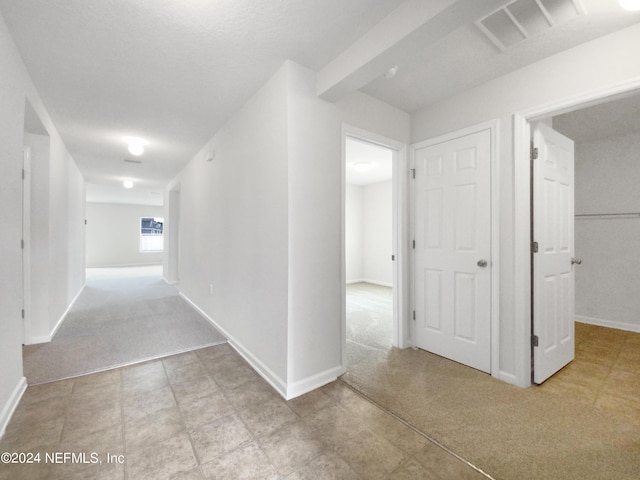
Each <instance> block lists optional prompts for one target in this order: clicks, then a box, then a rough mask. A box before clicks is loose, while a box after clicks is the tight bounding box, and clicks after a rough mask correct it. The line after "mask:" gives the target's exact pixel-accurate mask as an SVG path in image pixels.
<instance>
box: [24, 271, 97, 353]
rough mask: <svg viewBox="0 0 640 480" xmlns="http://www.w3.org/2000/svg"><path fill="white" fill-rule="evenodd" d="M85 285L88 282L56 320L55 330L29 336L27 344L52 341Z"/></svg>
mask: <svg viewBox="0 0 640 480" xmlns="http://www.w3.org/2000/svg"><path fill="white" fill-rule="evenodd" d="M85 286H86V283H85V284H84V285H82V288H81V289H80V290H79V291H78V293H77V294H76V296H75V297H73V300H71V303H70V304H69V305H68V306H67V309H66V310H65V311H64V313H63V314H62V315H61V316H60V318H59V319H58V321H57V322H56V324H55V326H54V327H53V330H51V333H49V335H41V336H39V337H36V336H31V337H29V338H28V339H26V340H25V342H24V343H25V345H37V344H38V343H48V342H50V341H51V339H52V338H53V337H54V336H55V334H56V332H57V331H58V329H59V328H60V326H61V325H62V322H64V319H65V318H66V317H67V314H68V313H69V311H70V310H71V307H73V304H74V303H76V301H77V300H78V297H80V294H81V293H82V291H83V290H84V287H85Z"/></svg>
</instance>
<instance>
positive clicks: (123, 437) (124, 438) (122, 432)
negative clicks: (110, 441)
mask: <svg viewBox="0 0 640 480" xmlns="http://www.w3.org/2000/svg"><path fill="white" fill-rule="evenodd" d="M119 383H120V390H121V391H120V426H121V429H120V437H121V440H122V449H123V452H122V455H125V454H126V453H128V451H127V436H126V435H125V428H126V425H125V414H124V375H122V374H121V375H120V381H119ZM123 471H124V480H129V462H127V461H126V457H125V462H124V465H123Z"/></svg>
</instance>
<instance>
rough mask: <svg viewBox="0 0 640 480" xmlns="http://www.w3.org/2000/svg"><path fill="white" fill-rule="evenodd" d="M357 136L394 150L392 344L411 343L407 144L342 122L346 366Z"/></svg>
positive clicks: (341, 268)
mask: <svg viewBox="0 0 640 480" xmlns="http://www.w3.org/2000/svg"><path fill="white" fill-rule="evenodd" d="M347 137H351V138H355V139H358V140H361V141H364V142H367V143H371V144H374V145H379V146H382V147H385V148H388V149H390V150H392V151H393V161H392V163H393V179H392V182H391V184H392V188H391V190H392V197H393V199H392V202H393V205H392V222H393V226H392V232H393V233H392V235H393V240H392V242H393V255H395V262H393V337H392V344H393V345H394V346H396V347H398V348H406V347H407V346H409V343H408V341H409V340H408V335H407V327H408V311H407V305H408V291H407V289H406V285H407V277H406V275H407V266H408V249H407V219H408V216H407V195H406V192H407V175H406V173H407V172H408V168H407V165H408V164H407V145H406V144H405V143H402V142H400V141H398V140H394V139H392V138H388V137H385V136H382V135H378V134H376V133H373V132H370V131H367V130H364V129H362V128H358V127H354V126H353V125H348V124H343V125H342V166H341V182H342V200H341V217H342V218H341V224H340V225H341V233H340V236H341V252H340V258H341V266H340V271H341V273H340V275H341V289H342V295H341V312H342V364H343V366H345V367H346V365H347V358H346V351H347V300H346V296H347V294H346V281H347V280H346V264H345V260H346V253H345V241H346V233H345V232H346V229H345V219H346V216H345V198H346V178H345V175H346V139H347Z"/></svg>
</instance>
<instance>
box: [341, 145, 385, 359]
mask: <svg viewBox="0 0 640 480" xmlns="http://www.w3.org/2000/svg"><path fill="white" fill-rule="evenodd" d="M345 162H346V164H345V172H346V175H345V184H346V187H345V264H346V284H347V286H346V289H347V296H346V298H347V342H348V343H349V344H350V350H354V349H370V348H376V349H382V350H388V349H389V348H391V346H392V344H393V261H394V260H393V214H392V208H393V195H392V179H393V150H391V149H389V148H387V147H383V146H380V145H376V144H372V143H369V142H366V141H363V140H359V139H356V138H353V137H347V139H346V145H345Z"/></svg>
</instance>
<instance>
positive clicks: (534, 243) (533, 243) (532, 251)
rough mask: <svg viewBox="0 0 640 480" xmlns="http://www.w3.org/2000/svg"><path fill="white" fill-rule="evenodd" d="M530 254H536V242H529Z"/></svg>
mask: <svg viewBox="0 0 640 480" xmlns="http://www.w3.org/2000/svg"><path fill="white" fill-rule="evenodd" d="M531 253H538V242H531Z"/></svg>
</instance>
